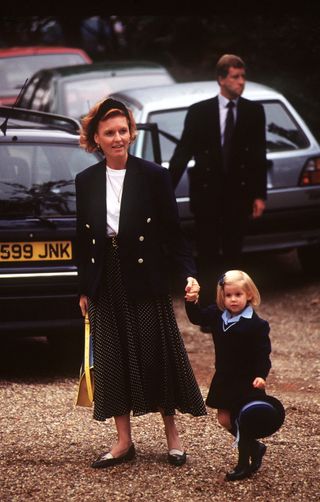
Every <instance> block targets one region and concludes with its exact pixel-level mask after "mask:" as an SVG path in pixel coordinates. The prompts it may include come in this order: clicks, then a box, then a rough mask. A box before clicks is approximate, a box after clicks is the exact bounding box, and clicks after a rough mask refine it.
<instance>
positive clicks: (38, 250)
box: [0, 241, 72, 263]
mask: <svg viewBox="0 0 320 502" xmlns="http://www.w3.org/2000/svg"><path fill="white" fill-rule="evenodd" d="M71 259H72V243H71V241H48V242H1V243H0V263H4V262H9V261H14V262H16V261H17V262H18V261H52V260H54V261H56V260H71Z"/></svg>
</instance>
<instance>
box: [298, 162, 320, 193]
mask: <svg viewBox="0 0 320 502" xmlns="http://www.w3.org/2000/svg"><path fill="white" fill-rule="evenodd" d="M299 185H300V186H309V185H320V157H314V158H313V159H309V160H308V161H307V163H306V164H305V166H304V168H303V171H302V174H301V178H300V183H299Z"/></svg>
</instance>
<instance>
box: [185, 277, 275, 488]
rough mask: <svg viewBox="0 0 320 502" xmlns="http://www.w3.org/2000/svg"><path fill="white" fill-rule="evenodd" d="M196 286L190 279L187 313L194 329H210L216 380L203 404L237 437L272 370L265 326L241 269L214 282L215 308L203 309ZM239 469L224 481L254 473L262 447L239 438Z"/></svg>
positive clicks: (256, 293) (252, 286)
mask: <svg viewBox="0 0 320 502" xmlns="http://www.w3.org/2000/svg"><path fill="white" fill-rule="evenodd" d="M199 291H200V287H199V284H198V283H197V282H196V281H195V280H194V281H193V286H192V288H191V289H190V291H189V292H187V294H186V296H185V298H186V312H187V315H188V317H189V319H190V321H191V322H192V323H193V324H197V325H206V326H211V331H212V333H213V341H214V347H215V369H216V371H215V375H214V377H213V379H212V382H211V386H210V390H209V393H208V396H207V399H206V404H207V405H208V406H210V407H211V408H217V409H218V422H219V423H220V424H221V425H222V426H223V427H224V428H225V429H227V430H228V431H229V432H230V433H231V434H233V435H234V436H237V435H238V432H239V431H238V426H237V422H236V417H237V416H238V413H239V410H240V409H241V407H242V406H243V405H244V404H245V403H248V402H250V401H254V400H257V399H258V400H266V399H267V398H268V396H266V393H265V386H266V377H267V375H268V373H269V371H270V368H271V362H270V358H269V355H270V352H271V343H270V339H269V331H270V328H269V324H268V322H267V321H265V320H263V319H261V318H260V317H259V316H258V315H257V313H256V312H255V310H254V307H256V306H258V305H259V304H260V294H259V291H258V289H257V287H256V286H255V284H254V282H253V281H252V279H251V278H250V277H249V276H248V274H246V273H245V272H243V271H241V270H229V271H228V272H226V273H225V274H224V275H223V276H222V277H221V278H220V280H219V281H218V285H217V297H216V303H214V304H211V305H209V306H208V307H206V308H201V306H200V305H199V303H198V298H199ZM238 451H239V458H238V464H237V466H236V467H235V469H234V470H233V471H232V472H229V473H228V474H227V475H226V479H227V480H228V481H235V480H238V479H243V478H246V477H249V476H250V475H251V474H252V473H253V472H255V471H257V470H258V469H259V468H260V466H261V462H262V457H263V455H264V454H265V452H266V446H265V445H264V444H263V443H261V442H259V441H257V440H256V439H253V437H251V439H249V437H245V435H243V434H241V436H240V440H239V441H238Z"/></svg>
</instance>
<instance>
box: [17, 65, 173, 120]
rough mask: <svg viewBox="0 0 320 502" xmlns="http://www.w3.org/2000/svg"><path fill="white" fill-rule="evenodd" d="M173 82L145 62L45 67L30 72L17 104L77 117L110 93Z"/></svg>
mask: <svg viewBox="0 0 320 502" xmlns="http://www.w3.org/2000/svg"><path fill="white" fill-rule="evenodd" d="M172 82H174V79H173V77H172V76H171V75H170V73H169V72H168V71H167V70H166V68H164V67H163V66H161V65H159V64H157V63H152V62H151V63H150V62H145V61H118V62H116V61H114V62H112V63H94V64H92V65H79V66H73V67H72V68H71V67H65V66H64V67H60V68H51V69H44V70H41V71H39V72H37V73H36V74H35V75H33V77H32V79H31V80H30V82H28V84H27V86H26V88H25V89H24V91H23V93H22V94H21V98H20V100H19V106H20V107H22V108H30V109H33V110H39V111H44V112H50V113H59V114H62V115H67V116H70V117H74V118H76V119H78V120H79V119H80V118H81V116H82V115H84V114H86V113H87V112H88V111H89V108H90V107H91V106H92V105H94V104H95V103H96V102H97V101H99V100H100V99H103V98H106V97H107V96H108V95H109V94H110V93H111V92H115V91H118V90H122V89H131V88H133V87H142V86H154V85H157V86H158V85H164V84H170V83H172Z"/></svg>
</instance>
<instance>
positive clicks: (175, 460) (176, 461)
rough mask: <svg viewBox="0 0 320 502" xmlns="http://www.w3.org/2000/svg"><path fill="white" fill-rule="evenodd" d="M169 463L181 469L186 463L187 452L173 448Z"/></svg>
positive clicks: (170, 451) (169, 454)
mask: <svg viewBox="0 0 320 502" xmlns="http://www.w3.org/2000/svg"><path fill="white" fill-rule="evenodd" d="M168 461H169V464H171V465H175V466H177V467H180V466H181V465H183V464H185V463H186V461H187V454H186V452H185V451H181V450H176V449H175V448H173V449H172V450H169V452H168Z"/></svg>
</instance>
